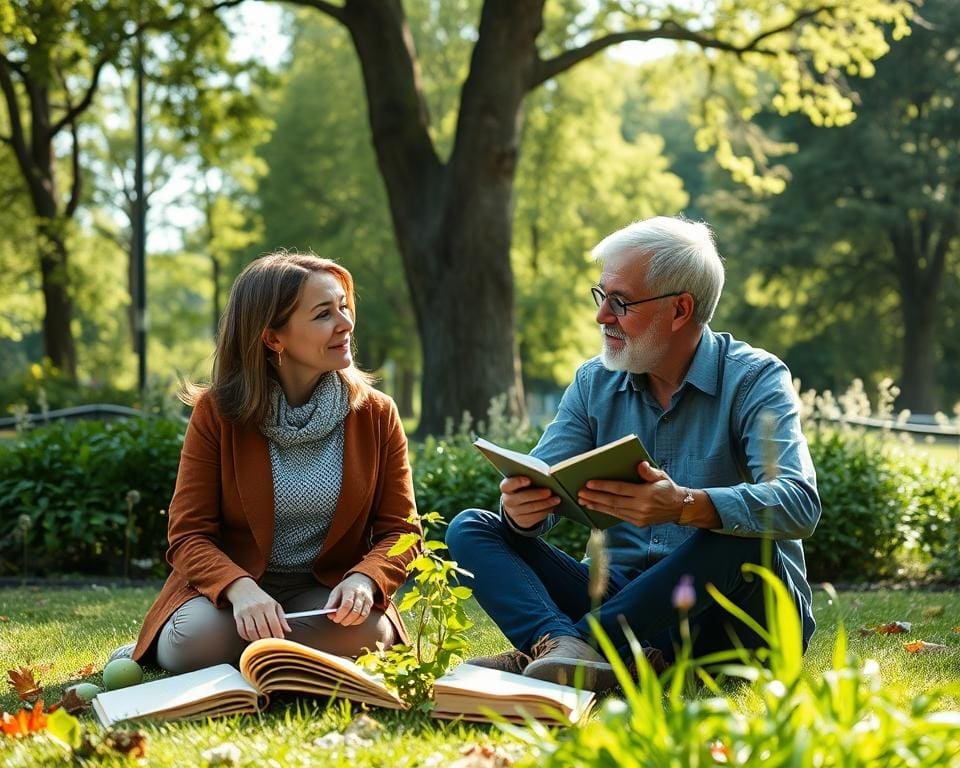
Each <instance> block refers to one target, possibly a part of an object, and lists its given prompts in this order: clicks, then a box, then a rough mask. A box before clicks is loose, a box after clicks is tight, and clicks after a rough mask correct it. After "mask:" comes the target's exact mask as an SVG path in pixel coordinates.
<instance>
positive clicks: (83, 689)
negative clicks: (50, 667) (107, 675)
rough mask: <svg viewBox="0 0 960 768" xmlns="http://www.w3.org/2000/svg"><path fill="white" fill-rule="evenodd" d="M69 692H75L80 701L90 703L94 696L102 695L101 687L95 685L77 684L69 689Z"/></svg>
mask: <svg viewBox="0 0 960 768" xmlns="http://www.w3.org/2000/svg"><path fill="white" fill-rule="evenodd" d="M67 690H68V691H74V692H75V693H76V694H77V698H78V699H80V701H90V700H91V699H92V698H93V697H94V696H96V695H97V694H98V693H100V686H99V685H94V684H93V683H77V684H76V685H71V686H70V687H69V688H67Z"/></svg>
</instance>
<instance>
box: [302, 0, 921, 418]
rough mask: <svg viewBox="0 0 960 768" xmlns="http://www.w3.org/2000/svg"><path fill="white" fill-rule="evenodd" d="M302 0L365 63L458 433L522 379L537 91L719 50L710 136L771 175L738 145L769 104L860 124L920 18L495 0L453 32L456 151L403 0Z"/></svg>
mask: <svg viewBox="0 0 960 768" xmlns="http://www.w3.org/2000/svg"><path fill="white" fill-rule="evenodd" d="M298 4H299V5H303V6H309V7H313V8H316V9H317V10H319V11H320V12H322V13H324V14H326V15H328V16H329V17H331V18H332V19H335V20H336V21H338V22H339V23H341V24H342V25H343V26H344V27H345V28H346V29H347V30H348V32H349V33H350V36H351V39H352V41H353V44H354V48H355V51H356V55H357V57H358V60H359V62H360V67H361V70H362V73H363V81H364V89H365V93H366V100H367V109H368V117H369V121H370V128H371V132H372V141H373V145H374V148H375V150H376V154H377V161H378V164H379V168H380V173H381V175H382V176H383V179H384V183H385V185H386V189H387V195H388V198H389V202H390V212H391V217H392V222H393V229H394V233H395V236H396V239H397V246H398V248H399V251H400V254H401V257H402V259H403V264H404V271H405V275H406V280H407V284H408V286H409V289H410V294H411V298H412V301H413V305H414V310H415V314H416V320H417V327H418V329H419V333H420V338H421V345H422V350H423V358H424V360H423V362H424V375H423V388H422V402H423V412H422V417H421V424H420V431H421V432H435V431H439V430H442V429H443V426H444V422H445V419H446V418H447V417H455V418H456V417H458V416H459V414H460V413H461V412H463V411H464V410H468V411H470V412H472V413H474V414H480V413H484V412H485V410H486V408H487V405H488V403H489V401H490V399H491V398H492V397H494V396H496V395H499V394H501V393H502V392H504V391H505V390H506V389H507V388H508V387H509V386H510V385H511V384H512V383H514V382H516V380H517V378H516V377H517V372H518V368H519V366H517V365H515V354H516V339H515V334H514V324H515V313H514V283H513V274H512V271H511V264H510V246H511V235H512V213H513V205H514V198H513V193H514V180H515V177H516V172H517V165H518V159H519V147H520V135H521V128H522V124H523V105H524V101H525V99H526V97H527V95H528V94H529V93H530V92H532V91H534V90H536V89H537V88H539V87H540V86H542V85H543V84H545V83H548V82H550V81H552V80H553V79H554V78H556V77H558V76H559V75H561V74H562V73H563V72H565V71H566V70H568V69H570V68H571V67H573V66H575V65H576V64H578V63H580V62H582V61H584V60H586V59H588V58H590V57H592V56H595V55H597V54H599V53H601V52H602V51H604V50H606V49H608V48H609V47H610V46H613V45H615V44H617V43H620V42H624V41H628V40H634V41H650V40H656V39H668V40H675V41H678V42H679V43H681V44H683V45H685V46H687V47H689V48H691V49H695V50H699V51H702V52H703V54H702V55H701V56H699V58H695V57H694V56H693V55H691V56H690V57H689V63H690V65H691V66H693V65H694V64H696V65H697V66H699V67H701V68H703V69H706V70H708V71H709V73H710V75H711V77H710V78H709V79H708V82H710V83H711V86H712V91H711V92H710V93H709V94H708V95H707V96H706V97H705V98H704V100H703V102H702V109H701V111H700V120H701V124H700V127H699V131H698V141H699V142H700V143H701V144H702V145H703V146H714V147H716V151H717V156H718V159H719V160H720V162H721V163H722V164H723V165H725V166H726V167H728V168H730V169H731V170H732V171H733V172H734V173H736V174H738V175H739V176H740V177H742V178H744V179H748V180H756V179H763V173H762V172H763V170H764V168H763V166H762V164H761V165H759V166H757V165H756V164H755V162H754V161H751V160H749V159H747V158H744V157H743V156H742V153H739V152H738V149H737V147H738V144H737V142H736V137H737V135H740V136H742V137H744V140H745V141H749V140H750V138H751V135H750V134H749V133H748V132H744V130H743V128H744V126H745V124H746V120H748V119H749V117H750V116H752V114H753V113H754V112H755V110H756V108H757V106H758V105H759V104H760V103H763V102H764V101H767V100H772V101H773V102H774V103H775V105H776V107H777V109H779V110H781V111H782V112H783V113H789V112H796V111H803V112H805V113H806V114H808V115H809V116H810V117H811V118H813V119H815V120H820V121H829V122H837V121H840V122H842V121H844V120H849V118H850V115H851V110H852V103H851V101H850V99H849V97H848V95H846V93H845V88H844V83H843V78H844V73H847V74H856V73H860V72H868V71H869V70H870V69H871V67H872V65H871V61H872V60H873V59H875V58H877V57H878V56H880V55H882V54H883V53H885V52H886V50H887V44H886V42H885V40H884V37H883V33H882V28H881V27H882V25H883V24H886V23H894V24H896V26H897V33H898V34H902V33H903V32H904V30H905V28H906V22H907V17H908V16H909V13H910V7H909V5H908V4H907V3H906V2H899V1H896V2H884V1H883V0H826V1H825V2H819V3H806V2H803V0H787V1H786V2H778V3H770V2H768V1H767V0H763V2H761V1H760V0H731V1H730V2H727V3H723V4H720V5H718V6H716V7H714V8H713V9H712V10H711V11H710V12H706V11H696V10H684V9H683V7H682V6H681V7H677V6H674V5H671V4H667V5H664V4H662V3H658V2H652V1H651V2H649V3H644V2H631V3H623V2H619V1H617V2H615V1H614V0H603V1H601V2H596V3H590V4H587V3H581V2H573V0H565V1H564V2H559V1H558V2H557V3H555V4H549V5H548V4H547V3H546V2H545V1H544V0H485V2H483V4H482V7H481V10H480V14H479V20H478V22H477V24H476V26H475V27H468V28H464V29H453V30H449V32H448V34H449V36H450V38H451V39H455V38H458V37H462V36H468V37H474V38H475V42H474V45H473V48H472V52H471V56H470V63H469V66H468V67H467V70H466V77H465V79H464V81H463V85H462V87H461V89H460V99H459V111H458V114H457V120H456V128H455V132H454V138H453V141H452V148H451V151H450V155H449V157H448V158H446V159H442V158H441V155H440V154H439V153H438V150H437V147H436V145H435V142H434V139H433V137H432V135H431V121H430V110H429V108H428V103H427V100H426V96H425V92H424V89H423V78H422V75H421V72H420V61H419V59H418V56H417V50H416V47H415V45H414V38H413V35H412V34H411V30H410V27H409V25H408V22H407V17H406V15H405V12H404V7H403V3H402V2H401V0H344V1H343V2H342V3H341V4H339V5H338V4H334V3H332V2H329V1H328V0H299V2H298ZM442 6H444V3H429V4H428V6H427V7H428V8H433V9H436V12H437V13H440V12H442V11H441V7H442ZM545 25H546V29H545ZM737 129H740V130H739V134H738V130H737ZM775 181H776V180H774V183H775ZM757 183H759V182H757ZM769 183H770V182H768V184H769ZM515 406H516V407H519V403H515Z"/></svg>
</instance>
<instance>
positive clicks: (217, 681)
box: [93, 664, 258, 725]
mask: <svg viewBox="0 0 960 768" xmlns="http://www.w3.org/2000/svg"><path fill="white" fill-rule="evenodd" d="M257 698H258V693H257V689H256V688H254V687H253V686H252V685H251V684H250V683H249V682H247V681H246V680H244V679H243V676H242V675H241V674H240V672H239V671H238V670H236V669H235V668H234V667H231V666H230V665H229V664H218V665H217V666H215V667H207V668H205V669H198V670H196V671H195V672H187V673H185V674H182V675H173V676H171V677H164V678H161V679H160V680H152V681H150V682H149V683H140V684H139V685H131V686H129V687H127V688H120V689H118V690H116V691H104V692H103V693H98V694H97V696H96V697H95V698H94V700H93V709H94V711H95V712H96V713H97V717H98V718H99V719H100V722H101V723H103V725H111V724H112V723H116V722H120V721H122V720H133V719H136V718H143V717H151V718H156V719H173V718H179V717H189V716H194V715H197V714H198V713H209V714H213V713H215V712H219V711H220V709H219V706H218V705H222V704H225V703H227V702H230V711H233V712H237V711H243V712H254V711H256V709H257ZM238 706H239V707H240V708H239V709H238Z"/></svg>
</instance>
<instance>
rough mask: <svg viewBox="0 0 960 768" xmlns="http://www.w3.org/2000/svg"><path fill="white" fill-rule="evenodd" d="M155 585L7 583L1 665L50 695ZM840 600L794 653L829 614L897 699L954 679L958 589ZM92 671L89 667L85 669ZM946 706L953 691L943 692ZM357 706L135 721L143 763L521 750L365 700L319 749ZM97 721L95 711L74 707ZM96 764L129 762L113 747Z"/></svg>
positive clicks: (481, 645)
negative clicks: (210, 757) (918, 642)
mask: <svg viewBox="0 0 960 768" xmlns="http://www.w3.org/2000/svg"><path fill="white" fill-rule="evenodd" d="M154 594H155V591H154V590H153V589H129V588H106V587H97V586H94V587H91V588H87V589H47V588H39V587H26V588H7V589H4V590H3V591H0V617H3V618H2V619H0V671H3V670H7V669H14V668H17V667H20V666H24V665H31V666H33V667H34V668H37V669H42V670H43V671H42V672H40V673H39V674H38V677H39V679H40V682H41V683H42V684H43V685H44V699H45V700H46V701H47V703H48V704H49V703H53V702H54V701H56V700H57V699H58V698H59V694H60V691H61V689H62V687H63V686H64V685H65V683H66V681H67V680H68V678H70V676H71V675H72V673H74V672H75V671H76V670H78V669H80V668H82V667H84V666H85V665H87V664H90V663H93V665H94V667H95V668H96V669H98V670H99V669H101V668H102V666H103V664H104V663H105V661H106V657H107V655H108V654H109V652H110V651H111V650H112V649H113V648H114V647H115V646H117V645H119V644H120V643H122V642H125V641H127V640H129V639H131V638H132V637H134V636H135V634H136V632H137V629H138V627H139V624H140V621H141V619H142V617H143V615H144V613H145V611H146V609H147V607H148V606H149V604H150V602H151V600H152V598H153V596H154ZM840 603H841V604H840V605H839V606H834V605H830V604H829V601H828V598H827V596H826V594H825V593H823V592H822V591H821V592H818V593H817V595H816V600H815V613H816V615H817V618H818V622H819V627H820V628H819V630H818V632H817V635H816V636H815V637H814V640H813V642H812V644H811V646H810V649H809V650H808V652H807V655H806V657H805V660H804V666H805V669H806V670H807V671H808V672H809V673H810V674H814V675H816V674H819V673H820V672H822V671H823V670H825V669H827V668H829V666H830V663H831V653H832V650H833V640H834V637H835V632H836V627H837V616H838V614H839V615H841V616H842V617H843V621H844V622H845V624H846V626H847V628H848V630H849V633H850V635H851V638H850V645H851V648H852V650H853V651H854V652H855V653H856V654H858V655H859V656H860V657H861V658H873V659H876V660H877V661H878V662H879V665H880V668H881V670H882V675H883V684H884V685H885V686H888V687H889V688H890V689H891V690H895V691H897V692H898V695H899V696H900V697H901V698H902V701H903V702H904V703H906V702H907V701H908V700H909V699H911V698H912V697H914V696H916V695H919V694H922V693H924V692H928V691H930V690H932V689H934V688H936V687H939V686H944V685H946V684H948V683H955V682H956V678H957V672H956V670H957V658H958V653H960V634H957V633H955V632H953V628H954V627H955V626H957V625H960V595H958V594H956V593H954V592H917V591H898V590H885V591H863V592H845V593H841V596H840ZM469 612H470V614H471V616H472V617H473V618H474V619H475V621H476V622H477V623H476V626H475V627H474V629H473V630H472V631H471V649H472V651H473V652H474V653H476V654H485V653H493V652H497V651H500V650H503V649H504V648H505V647H506V640H505V639H504V638H503V635H501V634H500V632H499V631H498V630H497V629H496V627H495V626H494V625H493V624H492V623H491V622H490V620H489V619H488V618H487V617H486V616H485V615H484V614H483V612H482V611H481V610H480V609H479V607H477V606H476V604H475V603H471V604H470V606H469ZM891 621H911V622H913V631H912V632H911V634H910V635H892V636H881V635H877V634H870V635H866V636H860V635H859V634H858V633H857V629H858V628H859V627H861V626H869V625H877V624H884V623H888V622H891ZM905 638H907V639H923V640H927V641H930V642H938V643H943V644H946V645H947V646H948V647H949V650H948V651H947V652H945V653H931V654H918V655H911V654H908V653H907V652H906V651H904V649H903V641H904V639H905ZM90 680H91V681H93V682H99V679H98V676H96V675H94V676H92V677H91V678H90ZM751 696H752V692H751V691H750V690H749V689H745V688H742V687H741V688H739V689H738V688H734V689H732V690H731V699H732V700H733V701H734V703H735V705H736V706H739V707H743V708H745V709H746V710H750V709H751V708H752V707H754V706H755V702H754V701H752V699H751ZM949 704H950V706H951V707H954V708H957V707H958V706H960V702H957V701H956V700H950V701H949ZM20 706H21V704H20V702H19V701H18V700H17V698H16V696H15V695H14V694H13V693H12V692H11V691H10V689H9V688H8V687H6V686H4V689H3V691H0V709H2V710H6V711H14V710H15V709H18V708H19V707H20ZM353 714H355V712H351V710H350V708H349V707H348V706H347V705H345V704H343V703H342V702H334V703H333V704H331V705H329V706H327V703H326V702H317V701H305V700H301V701H299V702H287V703H285V704H284V703H277V704H275V705H274V706H273V707H271V709H270V711H269V712H267V713H265V714H263V715H259V716H246V717H239V718H232V719H221V720H210V721H205V722H194V723H171V724H144V725H141V726H140V727H141V728H142V730H144V731H145V732H146V733H147V735H148V739H149V746H148V757H149V764H150V765H157V766H176V765H185V764H189V765H202V764H203V763H204V761H203V760H202V759H201V753H202V752H203V751H204V750H206V749H209V748H211V747H216V746H218V745H219V744H221V743H224V742H229V743H230V744H233V745H235V746H236V747H237V748H238V749H239V750H240V754H241V755H242V758H241V762H240V763H239V764H240V765H266V764H269V765H274V766H299V765H316V764H322V765H325V766H326V765H330V766H338V765H344V766H346V765H349V766H351V768H360V767H362V766H441V765H447V764H449V763H451V762H454V761H455V760H456V759H457V758H459V757H460V756H461V754H460V750H461V748H463V747H464V746H466V745H471V744H476V743H483V744H494V745H498V746H499V747H500V748H501V749H504V750H506V751H507V752H508V753H509V754H512V755H513V757H514V758H515V759H516V758H519V757H520V756H521V755H525V756H530V755H529V748H528V747H521V745H519V744H518V743H516V742H513V741H512V740H511V738H510V737H507V736H505V735H504V734H502V733H500V731H499V730H498V729H497V728H494V727H488V726H477V725H463V724H459V723H438V722H434V721H432V720H429V719H428V718H425V717H422V716H413V715H409V714H397V713H388V712H380V711H373V712H372V713H371V714H372V715H373V716H374V717H375V718H376V719H377V720H379V721H380V722H381V723H382V724H383V725H384V726H385V727H384V730H383V732H382V734H383V735H382V736H380V737H379V738H378V739H376V740H375V741H374V743H373V744H372V745H371V746H365V747H362V748H353V747H344V746H342V745H341V746H340V747H337V748H332V749H331V748H329V747H324V746H321V745H315V744H314V741H315V740H316V739H318V738H319V737H321V736H323V735H324V734H327V733H329V732H331V731H336V732H340V731H343V729H344V728H345V727H346V725H347V723H348V722H349V721H350V720H351V718H352V716H353ZM82 720H83V722H84V723H85V724H87V725H89V726H90V727H91V728H93V729H96V726H95V724H94V723H95V721H94V719H93V716H92V715H90V714H85V715H83V716H82ZM0 758H2V759H0V763H2V764H3V765H4V766H11V767H14V766H33V765H42V764H45V763H46V764H50V765H53V764H60V763H61V761H62V760H63V753H62V752H60V751H59V749H58V748H57V747H56V746H55V745H53V744H52V743H50V742H48V741H45V740H43V739H37V738H34V739H27V740H23V741H18V742H13V741H0ZM103 764H105V765H111V764H116V765H127V764H128V763H127V762H126V760H125V758H123V757H120V756H119V755H117V757H116V758H108V759H107V760H106V761H105V762H104V763H103Z"/></svg>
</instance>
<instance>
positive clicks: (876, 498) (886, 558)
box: [803, 430, 902, 581]
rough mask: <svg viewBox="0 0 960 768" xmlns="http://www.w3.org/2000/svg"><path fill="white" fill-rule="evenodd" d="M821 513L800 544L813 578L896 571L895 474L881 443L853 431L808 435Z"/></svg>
mask: <svg viewBox="0 0 960 768" xmlns="http://www.w3.org/2000/svg"><path fill="white" fill-rule="evenodd" d="M809 438H810V453H811V454H812V456H813V463H814V466H815V467H816V469H817V485H818V487H819V490H820V501H821V504H822V506H823V514H822V516H821V518H820V524H819V525H818V526H817V530H816V532H815V533H814V535H813V536H812V537H811V538H809V539H807V540H806V541H804V543H803V546H804V551H805V553H806V557H807V569H808V571H809V573H810V577H811V579H815V580H818V581H820V580H834V579H871V578H876V577H881V576H886V575H890V574H891V573H893V572H894V571H895V570H896V565H897V562H896V559H895V554H896V552H897V550H898V548H899V547H900V543H901V538H900V526H899V524H900V519H901V513H902V506H901V496H900V492H899V487H898V484H899V474H898V473H897V472H896V471H895V469H894V467H893V466H892V462H891V461H890V459H889V457H888V455H887V452H886V450H885V448H884V445H883V443H882V442H880V441H878V440H875V439H872V438H870V437H868V436H865V435H863V434H862V433H860V432H855V431H853V430H823V431H820V430H817V431H813V432H812V433H811V434H810V435H809Z"/></svg>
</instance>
